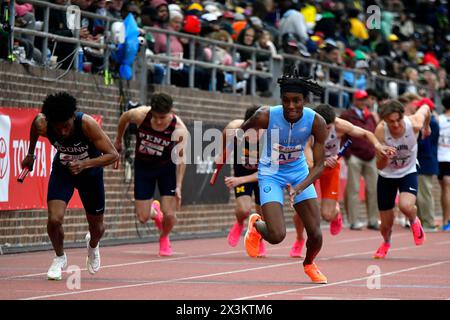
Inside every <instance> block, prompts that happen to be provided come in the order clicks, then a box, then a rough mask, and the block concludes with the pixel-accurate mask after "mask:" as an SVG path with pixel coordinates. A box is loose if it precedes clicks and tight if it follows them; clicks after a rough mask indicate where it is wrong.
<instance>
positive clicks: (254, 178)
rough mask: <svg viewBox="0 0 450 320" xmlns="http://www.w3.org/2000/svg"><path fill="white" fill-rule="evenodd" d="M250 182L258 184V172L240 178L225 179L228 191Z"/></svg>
mask: <svg viewBox="0 0 450 320" xmlns="http://www.w3.org/2000/svg"><path fill="white" fill-rule="evenodd" d="M252 182H258V172H254V173H252V174H249V175H247V176H241V177H225V185H226V186H227V187H228V188H230V189H231V188H234V187H236V186H239V185H241V184H245V183H252Z"/></svg>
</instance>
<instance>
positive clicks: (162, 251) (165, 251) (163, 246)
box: [159, 236, 172, 257]
mask: <svg viewBox="0 0 450 320" xmlns="http://www.w3.org/2000/svg"><path fill="white" fill-rule="evenodd" d="M159 255H160V256H162V257H163V256H171V255H172V247H171V246H170V240H169V236H165V237H160V238H159Z"/></svg>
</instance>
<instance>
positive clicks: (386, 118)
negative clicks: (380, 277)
mask: <svg viewBox="0 0 450 320" xmlns="http://www.w3.org/2000/svg"><path fill="white" fill-rule="evenodd" d="M404 112H405V110H404V107H403V105H402V103H401V102H400V101H397V100H387V101H386V102H384V103H383V104H381V105H380V117H381V119H382V120H383V121H381V122H380V123H379V124H378V126H377V128H376V130H375V136H376V137H377V138H378V140H379V141H380V142H381V143H384V144H386V145H387V146H391V147H394V148H396V150H397V152H396V154H395V155H394V156H386V155H381V156H380V155H378V156H377V168H378V183H377V192H378V207H379V209H380V218H381V226H380V232H381V235H382V236H383V243H382V244H381V245H380V247H379V248H378V250H377V251H376V252H375V254H374V256H373V257H374V258H375V259H382V258H384V257H385V256H386V254H387V253H388V250H389V249H390V247H391V235H392V226H393V224H394V217H395V216H394V207H395V198H396V196H397V192H398V191H399V192H400V195H399V199H398V207H399V209H400V211H401V212H402V213H403V214H404V215H405V216H406V217H407V218H408V220H409V222H410V224H411V230H412V233H413V237H414V242H415V244H416V245H422V244H423V243H424V241H425V232H424V230H423V228H422V224H421V222H420V219H419V218H418V217H417V207H416V195H417V186H418V181H417V169H416V162H417V137H418V135H419V132H420V131H421V130H422V137H423V138H426V137H428V136H429V135H430V134H431V128H430V117H431V111H430V107H429V106H428V105H426V104H423V105H422V106H421V107H420V108H419V109H418V110H417V112H416V113H415V114H414V115H411V116H404Z"/></svg>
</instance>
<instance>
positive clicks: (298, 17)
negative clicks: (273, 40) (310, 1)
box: [279, 0, 309, 42]
mask: <svg viewBox="0 0 450 320" xmlns="http://www.w3.org/2000/svg"><path fill="white" fill-rule="evenodd" d="M280 9H281V20H280V26H279V30H280V35H281V36H283V34H285V33H294V34H296V35H297V36H298V37H299V39H300V41H302V42H306V41H307V40H308V39H309V37H308V26H307V25H306V21H305V17H304V16H303V14H301V12H300V11H298V10H297V9H296V7H295V5H294V4H293V3H292V1H290V0H283V1H281V2H280Z"/></svg>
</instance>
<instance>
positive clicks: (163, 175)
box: [114, 93, 188, 256]
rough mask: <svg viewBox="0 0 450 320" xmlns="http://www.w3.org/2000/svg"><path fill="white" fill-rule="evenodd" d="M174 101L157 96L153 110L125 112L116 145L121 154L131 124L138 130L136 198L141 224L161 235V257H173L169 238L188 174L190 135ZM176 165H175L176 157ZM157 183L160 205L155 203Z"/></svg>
mask: <svg viewBox="0 0 450 320" xmlns="http://www.w3.org/2000/svg"><path fill="white" fill-rule="evenodd" d="M172 107H173V101H172V97H171V96H170V95H168V94H166V93H155V94H154V95H153V96H152V99H151V102H150V106H141V107H137V108H134V109H131V110H129V111H127V112H124V113H123V114H122V115H121V117H120V119H119V125H118V127H117V136H116V141H115V143H114V145H115V147H116V149H117V151H118V152H119V153H120V152H121V151H122V149H123V147H122V140H123V135H124V132H125V130H126V128H127V127H128V125H129V124H130V123H132V124H135V125H136V126H137V127H138V128H137V134H136V149H135V160H134V198H135V210H136V215H137V218H138V220H139V222H140V223H146V222H147V221H148V220H149V219H150V218H152V219H153V220H154V222H155V225H156V227H157V228H158V230H159V231H160V237H159V255H160V256H171V255H172V253H173V252H172V248H171V245H170V239H169V234H170V232H171V231H172V229H173V227H174V225H175V224H176V215H175V211H176V210H179V209H180V207H181V189H182V185H183V178H184V174H185V171H186V161H185V153H184V151H183V150H184V148H185V146H186V142H187V136H188V131H187V128H186V126H185V124H184V123H183V121H182V120H181V119H180V117H178V116H177V115H175V114H174V113H173V111H172ZM178 151H179V153H177V155H175V157H176V159H177V161H176V163H175V162H174V161H173V153H174V152H178ZM156 183H158V188H159V192H160V194H161V202H162V203H161V204H160V203H159V201H157V200H155V201H153V195H154V192H155V187H156Z"/></svg>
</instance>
